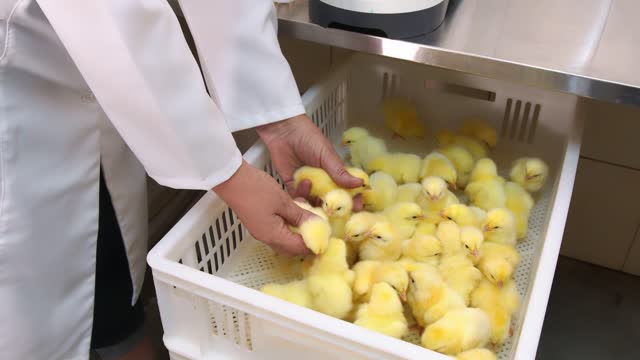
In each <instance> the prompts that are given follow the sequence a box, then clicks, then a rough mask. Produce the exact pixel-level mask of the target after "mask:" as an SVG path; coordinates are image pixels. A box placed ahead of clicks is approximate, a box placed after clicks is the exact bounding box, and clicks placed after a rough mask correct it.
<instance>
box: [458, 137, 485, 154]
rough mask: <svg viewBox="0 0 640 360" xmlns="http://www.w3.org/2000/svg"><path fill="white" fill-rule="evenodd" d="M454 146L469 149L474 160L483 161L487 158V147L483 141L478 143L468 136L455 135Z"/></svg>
mask: <svg viewBox="0 0 640 360" xmlns="http://www.w3.org/2000/svg"><path fill="white" fill-rule="evenodd" d="M453 145H460V146H462V147H464V148H465V149H467V151H469V152H470V153H471V155H472V156H473V159H474V160H478V159H482V158H484V157H486V156H487V147H486V146H485V144H484V143H482V142H481V141H478V140H476V139H474V138H472V137H470V136H466V135H454V136H453Z"/></svg>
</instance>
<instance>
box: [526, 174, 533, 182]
mask: <svg viewBox="0 0 640 360" xmlns="http://www.w3.org/2000/svg"><path fill="white" fill-rule="evenodd" d="M535 177H536V176H535V175H531V174H527V175H525V177H524V178H525V180H527V181H529V180H531V179H533V178H535Z"/></svg>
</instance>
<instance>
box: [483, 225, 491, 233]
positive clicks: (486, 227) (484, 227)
mask: <svg viewBox="0 0 640 360" xmlns="http://www.w3.org/2000/svg"><path fill="white" fill-rule="evenodd" d="M489 230H490V229H489V225H485V226H483V227H482V232H489Z"/></svg>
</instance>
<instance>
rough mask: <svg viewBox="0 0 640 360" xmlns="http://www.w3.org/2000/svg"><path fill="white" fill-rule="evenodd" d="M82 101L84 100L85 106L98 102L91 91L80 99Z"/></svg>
mask: <svg viewBox="0 0 640 360" xmlns="http://www.w3.org/2000/svg"><path fill="white" fill-rule="evenodd" d="M80 100H82V102H83V103H85V104H93V103H95V102H96V97H95V96H94V95H93V93H92V92H91V91H88V92H87V93H85V94H84V95H82V96H81V97H80Z"/></svg>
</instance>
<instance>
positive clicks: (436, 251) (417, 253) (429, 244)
mask: <svg viewBox="0 0 640 360" xmlns="http://www.w3.org/2000/svg"><path fill="white" fill-rule="evenodd" d="M441 253H442V244H441V243H440V240H438V238H436V237H435V236H433V235H414V236H413V237H412V238H411V239H407V240H405V241H404V242H403V243H402V258H403V259H410V260H413V261H418V262H423V263H427V264H431V265H434V266H435V265H438V260H439V258H440V254H441Z"/></svg>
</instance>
